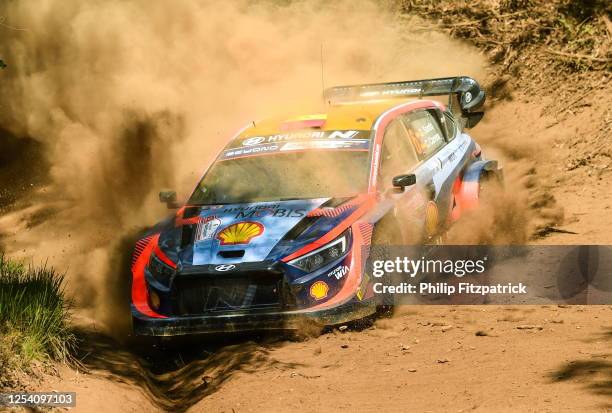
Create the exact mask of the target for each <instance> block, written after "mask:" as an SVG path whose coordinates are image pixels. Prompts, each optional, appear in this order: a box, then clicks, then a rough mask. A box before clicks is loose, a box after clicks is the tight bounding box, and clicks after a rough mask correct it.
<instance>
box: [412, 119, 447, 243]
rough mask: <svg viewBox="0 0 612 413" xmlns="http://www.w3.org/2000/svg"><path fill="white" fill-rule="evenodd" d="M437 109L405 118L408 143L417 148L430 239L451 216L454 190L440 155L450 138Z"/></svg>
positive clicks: (419, 176) (419, 178)
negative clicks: (445, 132)
mask: <svg viewBox="0 0 612 413" xmlns="http://www.w3.org/2000/svg"><path fill="white" fill-rule="evenodd" d="M436 116H437V115H436V112H435V109H419V110H415V111H412V112H409V113H407V114H404V115H402V116H401V120H402V123H403V125H404V127H405V129H406V131H407V135H408V139H409V140H410V141H411V143H412V144H413V146H414V148H415V151H416V155H417V158H418V160H419V165H418V167H417V168H416V171H415V173H416V175H417V183H418V184H419V186H421V187H422V188H424V190H425V197H426V198H427V205H426V207H425V234H426V237H431V236H434V235H436V234H437V233H438V232H439V231H440V229H441V227H442V224H443V223H444V222H445V220H444V219H443V217H445V216H447V214H448V212H449V205H450V196H451V191H449V190H448V189H450V187H448V188H447V186H446V181H447V179H448V174H447V173H446V172H445V171H444V168H443V163H442V160H441V159H440V156H439V154H440V153H441V152H443V151H444V148H445V147H446V145H447V140H446V136H445V134H444V132H443V130H442V127H441V126H442V125H441V123H440V121H439V119H437V118H436Z"/></svg>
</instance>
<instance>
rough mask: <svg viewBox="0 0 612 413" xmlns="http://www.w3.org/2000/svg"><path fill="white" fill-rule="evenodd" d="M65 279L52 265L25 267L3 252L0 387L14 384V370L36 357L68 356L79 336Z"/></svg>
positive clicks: (62, 358)
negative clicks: (72, 320) (70, 319)
mask: <svg viewBox="0 0 612 413" xmlns="http://www.w3.org/2000/svg"><path fill="white" fill-rule="evenodd" d="M63 282H64V276H63V275H61V274H58V273H57V272H55V270H53V269H52V268H47V267H41V268H33V267H30V268H26V267H24V266H23V265H22V264H20V263H15V262H12V261H9V260H7V259H5V258H4V257H2V256H0V366H1V367H0V388H1V387H3V385H10V384H11V383H10V382H11V380H10V378H8V379H7V377H8V376H10V375H11V371H14V370H17V369H20V370H27V369H28V367H29V365H30V363H32V362H34V361H39V362H44V361H48V360H51V359H53V360H58V361H67V360H68V359H69V357H70V352H71V350H72V348H73V347H74V345H75V340H76V339H75V336H74V335H73V333H72V331H71V330H70V327H69V324H68V314H69V307H70V303H69V302H68V301H66V299H65V298H64V295H63Z"/></svg>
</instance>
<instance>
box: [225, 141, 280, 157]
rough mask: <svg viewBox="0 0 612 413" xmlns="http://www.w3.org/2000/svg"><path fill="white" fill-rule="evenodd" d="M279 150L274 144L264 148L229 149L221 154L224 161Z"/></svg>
mask: <svg viewBox="0 0 612 413" xmlns="http://www.w3.org/2000/svg"><path fill="white" fill-rule="evenodd" d="M278 150H279V146H278V145H276V144H273V145H265V146H257V147H255V148H237V149H230V150H227V151H225V152H224V153H223V158H224V159H229V158H236V157H239V156H247V155H255V154H258V153H265V152H276V151H278Z"/></svg>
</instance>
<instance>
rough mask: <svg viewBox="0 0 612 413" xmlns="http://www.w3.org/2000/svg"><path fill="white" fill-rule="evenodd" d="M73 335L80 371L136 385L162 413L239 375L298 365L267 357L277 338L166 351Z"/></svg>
mask: <svg viewBox="0 0 612 413" xmlns="http://www.w3.org/2000/svg"><path fill="white" fill-rule="evenodd" d="M78 336H79V338H80V340H81V345H80V346H79V350H78V354H77V358H78V359H79V362H80V363H81V364H82V367H84V368H85V369H87V370H88V371H89V372H91V373H92V374H95V375H99V376H102V377H104V378H106V379H108V380H112V381H115V382H120V383H126V384H129V385H134V386H139V387H140V388H141V389H142V390H143V392H144V394H145V395H146V396H147V397H148V398H149V399H150V400H151V402H152V403H153V404H155V405H156V406H157V407H158V408H160V409H164V410H172V411H185V410H186V409H188V408H189V407H191V406H193V405H194V404H196V403H197V402H198V401H200V400H202V399H203V398H204V397H206V396H208V395H210V394H212V393H214V392H215V391H216V390H217V389H219V388H220V386H221V385H223V383H225V382H226V381H227V380H228V379H229V378H230V377H231V376H232V375H234V374H236V373H239V372H242V373H250V372H254V371H256V370H259V369H267V368H277V369H280V370H291V369H295V368H296V367H300V365H299V364H295V363H281V362H279V361H277V360H275V359H274V358H272V357H271V356H270V351H271V350H272V349H273V348H275V347H278V346H282V345H283V344H285V343H286V340H285V338H284V337H282V336H276V337H274V336H272V337H265V336H256V335H236V336H231V337H228V336H224V337H222V338H220V337H212V338H211V337H208V338H206V339H190V340H188V341H185V340H183V341H180V342H173V343H170V344H171V345H170V346H169V347H166V346H165V345H163V346H162V345H160V344H153V343H151V342H147V341H145V340H139V341H132V342H130V343H129V344H127V345H125V346H123V345H120V344H119V343H118V342H117V341H115V340H114V339H113V338H110V337H108V336H106V335H103V334H100V333H95V332H91V331H79V332H78Z"/></svg>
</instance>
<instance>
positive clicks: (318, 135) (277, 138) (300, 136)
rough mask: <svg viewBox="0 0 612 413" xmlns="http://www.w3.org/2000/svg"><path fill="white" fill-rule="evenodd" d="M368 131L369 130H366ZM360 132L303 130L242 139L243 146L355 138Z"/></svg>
mask: <svg viewBox="0 0 612 413" xmlns="http://www.w3.org/2000/svg"><path fill="white" fill-rule="evenodd" d="M364 132H366V133H368V131H364ZM359 134H360V131H356V130H346V131H342V130H336V131H301V132H294V133H278V134H276V135H269V136H252V137H249V138H246V139H244V140H243V141H242V143H241V144H242V146H255V145H262V144H266V143H278V142H287V141H292V140H310V139H353V138H355V137H357V136H358V135H359ZM363 137H364V138H367V137H368V136H367V135H366V136H363Z"/></svg>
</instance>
